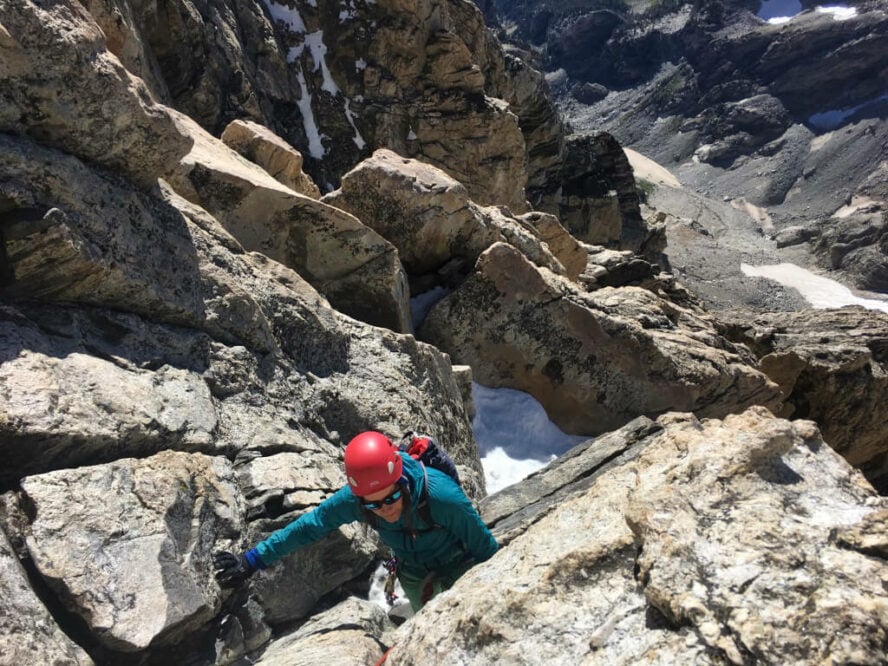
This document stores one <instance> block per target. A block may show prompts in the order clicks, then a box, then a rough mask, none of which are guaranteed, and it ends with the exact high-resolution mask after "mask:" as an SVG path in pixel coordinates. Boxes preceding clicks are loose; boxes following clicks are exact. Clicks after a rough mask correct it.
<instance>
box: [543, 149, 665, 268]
mask: <svg viewBox="0 0 888 666" xmlns="http://www.w3.org/2000/svg"><path fill="white" fill-rule="evenodd" d="M531 203H532V205H533V206H534V208H537V209H539V210H542V211H546V212H549V213H552V214H554V215H556V216H557V217H558V219H559V220H560V221H561V223H562V224H563V225H564V226H565V227H566V228H567V230H568V231H570V233H571V234H572V235H573V236H574V237H576V238H577V239H578V240H580V241H583V242H585V243H590V244H593V245H603V246H605V247H611V248H616V249H623V250H631V251H633V252H640V251H642V250H643V249H647V250H649V251H657V250H658V248H653V247H647V248H646V246H650V245H651V243H650V242H649V238H648V237H649V235H650V232H649V230H648V228H647V225H646V224H645V222H644V220H643V219H642V217H641V208H640V200H639V198H638V191H637V189H636V185H635V177H634V175H633V173H632V166H631V165H630V164H629V160H628V158H627V157H626V154H625V153H624V152H623V149H622V148H621V147H620V144H619V143H617V140H616V139H615V138H614V137H613V136H612V135H610V134H608V133H607V132H593V133H589V134H576V135H571V136H570V137H568V139H567V141H566V143H565V156H564V160H563V162H562V163H561V164H560V166H559V176H558V178H557V179H555V182H554V183H552V184H550V187H549V188H547V189H546V191H545V192H544V193H542V194H540V195H539V196H537V197H536V198H535V199H534V200H532V202H531ZM659 249H662V248H659Z"/></svg>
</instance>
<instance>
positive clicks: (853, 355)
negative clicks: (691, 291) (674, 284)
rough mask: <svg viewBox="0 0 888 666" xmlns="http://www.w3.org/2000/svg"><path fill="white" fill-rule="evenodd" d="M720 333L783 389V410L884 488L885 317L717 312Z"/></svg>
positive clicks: (857, 312)
mask: <svg viewBox="0 0 888 666" xmlns="http://www.w3.org/2000/svg"><path fill="white" fill-rule="evenodd" d="M719 320H720V321H721V322H723V331H724V334H725V335H726V336H727V337H728V338H729V339H731V340H734V341H736V342H738V343H743V344H745V345H747V346H748V347H749V348H750V349H751V350H752V351H753V352H754V353H755V355H756V356H757V358H758V368H759V369H760V370H761V371H762V372H764V373H765V374H767V375H768V377H770V378H771V379H772V380H773V381H774V382H776V383H777V384H778V385H779V386H780V389H781V391H782V392H783V394H784V396H785V397H784V406H783V410H782V411H781V412H780V414H781V415H783V416H786V417H793V418H806V419H811V420H813V421H816V422H817V423H818V424H819V425H820V428H821V430H822V431H823V438H824V439H825V440H826V441H827V442H828V443H829V445H830V446H831V447H833V448H834V449H835V450H836V451H838V452H839V453H840V454H842V455H843V456H844V457H845V458H846V459H847V460H848V462H849V463H851V464H852V465H854V466H855V467H858V468H859V469H861V470H862V471H863V473H864V475H865V476H866V477H867V478H868V479H869V480H870V482H871V483H872V484H873V485H874V486H875V487H876V488H878V489H879V490H881V491H883V492H884V491H885V490H886V489H888V433H886V432H885V427H884V424H885V422H886V420H888V413H886V411H885V409H886V408H885V405H884V400H883V396H884V395H885V391H886V390H888V315H886V314H884V313H882V312H878V311H874V310H865V309H863V308H861V307H859V306H853V307H852V306H849V307H844V308H841V309H834V310H802V311H798V312H768V313H753V312H748V311H745V310H740V311H725V312H720V313H719Z"/></svg>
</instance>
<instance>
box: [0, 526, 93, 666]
mask: <svg viewBox="0 0 888 666" xmlns="http://www.w3.org/2000/svg"><path fill="white" fill-rule="evenodd" d="M0 574H2V575H0V592H2V596H3V603H2V605H0V650H2V652H3V660H4V661H6V662H8V663H10V664H12V663H17V662H18V663H22V662H25V661H27V660H32V661H34V662H36V663H40V664H52V663H64V664H77V666H87V664H90V665H91V664H92V663H93V661H92V659H90V658H89V657H88V656H87V654H86V652H84V651H83V649H82V648H81V647H80V646H78V645H77V644H76V643H74V642H73V641H72V640H71V639H70V638H68V637H67V636H66V635H65V634H64V633H63V632H62V630H61V629H59V627H58V625H57V624H56V622H55V620H54V619H53V617H52V615H50V613H49V611H48V610H47V609H46V607H45V606H44V605H43V603H42V602H41V601H40V599H38V598H37V595H36V594H35V593H34V590H33V589H32V588H31V585H30V583H29V582H28V577H27V574H26V573H25V570H24V568H22V565H21V563H20V562H19V560H18V557H17V556H16V554H15V552H14V551H13V549H12V545H11V544H10V543H9V539H7V537H6V533H5V532H4V531H3V530H0Z"/></svg>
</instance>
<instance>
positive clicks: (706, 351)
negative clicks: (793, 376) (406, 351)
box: [418, 243, 779, 435]
mask: <svg viewBox="0 0 888 666" xmlns="http://www.w3.org/2000/svg"><path fill="white" fill-rule="evenodd" d="M418 334H419V335H420V336H421V337H422V338H423V339H424V340H428V341H430V342H431V343H432V344H435V345H436V346H438V347H439V348H440V349H442V350H444V351H446V352H447V353H448V354H450V355H451V356H452V357H453V359H454V361H455V362H457V363H463V364H468V365H471V366H472V368H473V371H474V374H475V380H476V381H478V382H479V383H481V384H485V385H488V386H508V387H510V388H516V389H519V390H522V391H526V392H528V393H530V394H531V395H533V396H534V397H535V398H536V399H537V400H539V401H540V402H541V403H542V405H543V406H544V407H545V409H546V412H547V413H548V414H549V416H550V418H551V419H552V420H553V421H555V422H556V423H557V424H558V425H559V426H560V427H561V428H562V429H563V430H565V431H567V432H571V433H579V434H587V435H591V434H597V433H600V432H606V431H607V430H610V429H613V428H615V427H619V426H621V425H623V424H624V423H627V422H628V421H630V420H631V419H632V418H634V417H635V416H637V415H639V414H646V415H656V414H659V413H662V412H664V411H669V410H676V409H678V410H686V411H694V412H697V413H700V414H708V415H720V416H721V415H724V414H727V413H730V412H734V411H739V410H742V409H744V408H746V407H748V406H750V405H752V404H767V405H770V406H772V407H774V408H776V407H777V405H778V404H779V390H778V388H777V386H776V385H775V384H773V383H772V382H771V381H770V380H768V379H767V377H765V375H763V374H762V373H760V372H759V371H758V370H756V369H755V368H754V367H752V365H751V358H748V356H747V357H744V356H743V355H742V352H743V350H742V348H731V346H730V345H729V344H727V343H725V341H724V340H723V339H722V338H721V337H720V336H719V335H718V334H717V333H716V331H715V327H714V323H713V322H712V321H711V319H707V318H706V316H705V315H698V314H696V313H694V312H691V311H689V310H685V309H682V308H680V307H678V306H676V305H674V304H672V303H670V302H668V301H665V300H663V299H661V298H659V297H658V296H656V295H655V294H653V293H652V292H650V291H647V290H644V289H639V288H634V287H622V288H619V289H613V288H605V289H601V290H599V291H595V292H589V293H584V292H582V291H580V290H579V289H578V288H577V287H576V286H575V285H573V284H572V283H570V282H569V281H567V280H565V279H563V278H560V277H558V276H556V275H554V274H552V273H551V272H549V271H547V270H546V269H542V268H538V267H536V266H534V265H533V264H531V263H530V262H529V261H527V260H526V259H525V258H524V257H523V256H522V255H521V254H520V253H519V252H518V251H517V250H516V249H514V248H512V247H511V246H509V245H506V244H504V243H498V244H496V245H493V246H492V247H491V248H490V249H489V250H487V251H486V252H485V253H484V254H483V255H481V258H480V259H479V260H478V263H477V265H476V268H475V272H474V273H473V274H472V275H471V276H469V278H468V279H467V280H466V281H465V282H464V283H463V284H462V285H461V286H460V287H459V288H458V289H456V290H455V291H454V292H453V293H451V294H450V295H448V296H447V297H445V298H444V299H443V300H442V301H440V302H439V303H438V304H437V305H436V306H435V307H434V308H433V309H432V311H431V312H430V314H429V316H428V318H427V319H426V320H425V322H424V324H423V325H422V327H421V328H420V330H419V331H418Z"/></svg>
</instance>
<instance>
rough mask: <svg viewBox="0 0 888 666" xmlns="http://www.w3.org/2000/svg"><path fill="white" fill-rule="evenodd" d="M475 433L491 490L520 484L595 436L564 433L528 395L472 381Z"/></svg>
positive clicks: (489, 489)
mask: <svg viewBox="0 0 888 666" xmlns="http://www.w3.org/2000/svg"><path fill="white" fill-rule="evenodd" d="M472 396H473V398H474V402H475V418H474V419H472V430H473V432H474V433H475V439H476V440H477V442H478V448H479V451H480V453H481V465H482V466H483V467H484V479H485V482H486V484H487V492H488V493H495V492H497V491H498V490H502V489H503V488H505V487H506V486H510V485H512V484H513V483H516V482H517V481H520V480H521V479H523V478H524V477H526V476H527V475H528V474H530V473H531V472H534V471H536V470H538V469H540V468H541V467H545V466H546V465H547V464H548V463H550V462H551V461H552V460H554V459H555V457H556V456H558V455H560V454H562V453H564V452H565V451H567V450H568V449H570V448H571V447H573V446H575V445H576V444H579V443H580V442H585V441H586V440H587V439H589V437H586V436H582V435H568V434H565V433H564V432H562V431H561V429H560V428H559V427H558V426H556V425H555V424H554V423H552V421H550V420H549V417H548V416H547V415H546V410H545V409H543V406H542V405H541V404H540V403H539V402H537V400H536V399H535V398H534V397H533V396H531V395H529V394H527V393H524V392H523V391H516V390H515V389H508V388H499V389H494V388H489V387H487V386H482V385H481V384H476V383H474V382H473V383H472Z"/></svg>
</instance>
